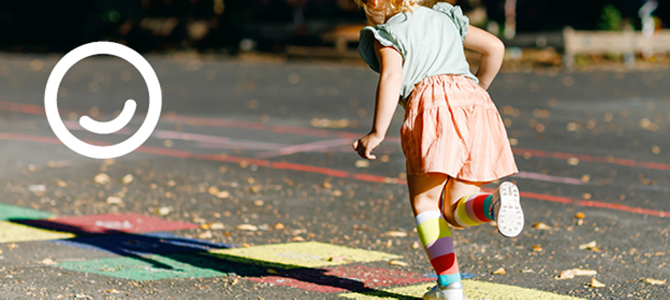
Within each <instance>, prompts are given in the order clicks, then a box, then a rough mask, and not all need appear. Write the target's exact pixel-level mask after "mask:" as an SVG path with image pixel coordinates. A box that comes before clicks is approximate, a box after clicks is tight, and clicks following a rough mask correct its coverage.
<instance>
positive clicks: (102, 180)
mask: <svg viewBox="0 0 670 300" xmlns="http://www.w3.org/2000/svg"><path fill="white" fill-rule="evenodd" d="M110 181H111V179H110V178H109V175H107V174H105V173H100V174H98V175H95V177H93V182H95V183H97V184H108V183H109V182H110Z"/></svg>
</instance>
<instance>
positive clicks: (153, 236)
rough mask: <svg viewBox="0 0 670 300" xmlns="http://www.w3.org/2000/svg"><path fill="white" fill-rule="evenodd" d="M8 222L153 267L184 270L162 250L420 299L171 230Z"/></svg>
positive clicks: (204, 265)
mask: <svg viewBox="0 0 670 300" xmlns="http://www.w3.org/2000/svg"><path fill="white" fill-rule="evenodd" d="M9 221H10V222H14V223H18V224H22V225H26V226H31V227H35V228H40V229H45V230H56V231H63V232H70V233H73V234H76V235H77V237H74V238H70V239H63V240H56V241H54V242H55V243H56V244H60V245H70V246H75V247H79V248H85V249H91V250H99V251H104V252H109V253H113V254H115V255H118V256H122V257H126V258H131V259H134V260H137V261H140V262H144V263H147V264H150V265H151V266H152V267H153V268H155V269H163V270H173V271H181V270H178V269H175V268H174V267H173V266H171V265H169V264H166V263H163V262H160V261H157V260H155V259H152V256H153V255H159V256H162V257H165V258H168V259H171V260H174V261H178V262H181V263H184V264H188V265H190V266H193V267H197V268H201V269H210V270H214V271H217V272H220V273H224V274H228V275H233V274H234V275H238V276H242V277H247V278H249V279H250V280H253V281H258V280H260V279H262V278H266V277H281V278H285V279H286V280H294V281H298V282H302V283H303V284H304V283H307V284H311V285H312V286H317V287H318V286H320V288H319V289H321V290H324V289H325V290H328V292H331V293H333V292H355V293H361V294H365V295H369V296H376V297H383V298H392V299H418V298H416V297H409V296H406V295H402V294H397V293H393V292H387V291H383V290H378V289H375V288H371V287H368V286H366V283H364V282H361V281H359V280H355V279H350V278H346V277H343V276H337V275H333V274H332V273H333V272H332V270H329V269H325V268H307V267H301V266H293V265H285V264H280V263H272V262H265V261H260V260H254V259H247V258H239V257H234V256H228V255H221V254H218V253H210V252H207V251H209V250H216V249H227V248H232V246H231V245H229V244H221V243H214V242H208V241H202V240H198V239H191V238H181V237H176V236H173V235H171V234H168V233H146V234H136V233H128V232H124V231H120V230H115V229H107V230H105V231H104V232H102V233H98V232H96V233H91V232H87V231H86V230H84V229H83V228H81V227H78V226H73V225H70V224H63V223H59V222H55V221H53V220H48V219H41V220H28V219H10V220H9Z"/></svg>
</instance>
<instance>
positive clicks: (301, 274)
mask: <svg viewBox="0 0 670 300" xmlns="http://www.w3.org/2000/svg"><path fill="white" fill-rule="evenodd" d="M247 279H248V280H251V281H255V282H265V283H271V284H276V285H282V286H288V287H294V288H298V289H302V290H308V291H315V292H321V293H342V292H366V291H372V290H374V289H377V288H384V287H390V286H406V285H411V284H416V283H421V282H430V281H435V279H434V278H428V277H425V276H422V275H420V274H414V273H409V272H404V271H399V270H389V269H381V268H371V267H364V266H339V267H334V268H326V269H307V268H306V269H298V270H287V271H283V272H281V273H280V274H278V275H277V276H265V277H249V278H247Z"/></svg>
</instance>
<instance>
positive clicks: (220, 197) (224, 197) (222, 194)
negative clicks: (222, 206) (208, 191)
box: [216, 191, 230, 199]
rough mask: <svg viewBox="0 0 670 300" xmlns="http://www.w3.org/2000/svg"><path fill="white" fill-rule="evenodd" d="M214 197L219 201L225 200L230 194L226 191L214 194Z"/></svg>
mask: <svg viewBox="0 0 670 300" xmlns="http://www.w3.org/2000/svg"><path fill="white" fill-rule="evenodd" d="M216 197H217V198H219V199H226V198H228V197H230V193H229V192H228V191H221V192H218V193H216Z"/></svg>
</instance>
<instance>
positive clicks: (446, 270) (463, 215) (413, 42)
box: [352, 0, 524, 300]
mask: <svg viewBox="0 0 670 300" xmlns="http://www.w3.org/2000/svg"><path fill="white" fill-rule="evenodd" d="M355 1H356V2H357V3H358V5H360V6H361V7H362V8H363V9H364V11H365V14H366V16H367V18H368V20H369V21H370V22H371V23H372V24H374V25H375V26H374V27H366V28H364V29H363V30H361V37H360V45H359V52H360V54H361V56H362V57H363V59H364V60H365V61H366V62H367V63H368V64H369V65H370V67H371V68H372V69H373V70H374V71H376V72H378V73H380V77H379V85H378V87H377V97H376V98H377V99H376V104H375V113H374V122H373V125H372V130H371V131H370V133H369V134H367V135H366V136H364V137H362V138H361V139H359V140H357V141H356V142H354V143H353V145H352V146H353V148H354V149H355V150H356V151H357V152H358V154H359V155H360V156H361V157H363V158H366V159H375V156H374V155H373V154H372V153H371V152H372V151H373V149H375V148H376V147H377V146H378V145H379V144H380V143H381V142H382V141H383V140H384V137H385V136H386V131H387V130H388V127H389V125H390V123H391V118H392V117H393V113H394V111H395V107H396V104H397V103H399V104H400V105H401V106H402V107H403V108H405V118H404V122H403V125H402V127H401V129H400V137H401V143H402V149H403V152H404V154H405V157H406V159H407V160H406V168H407V186H408V188H409V197H410V203H411V206H412V210H413V212H414V216H415V217H416V224H417V233H418V235H419V238H420V240H421V243H422V244H423V246H424V248H425V250H426V253H427V254H428V258H429V259H430V263H431V264H432V266H433V268H434V269H435V272H436V273H437V276H438V279H437V285H436V286H435V287H434V288H433V289H432V290H430V291H429V292H428V293H426V294H425V295H424V299H448V300H462V299H467V298H466V297H465V296H464V295H463V284H462V283H461V275H460V272H459V269H458V262H457V260H456V255H455V253H454V244H453V239H452V235H451V232H450V229H449V225H451V226H454V227H468V226H476V225H481V224H484V223H487V222H491V221H496V223H497V226H498V231H499V232H500V233H501V234H502V235H503V236H505V237H516V236H518V235H519V234H520V233H521V230H522V229H523V225H524V217H523V212H522V210H521V205H520V201H519V191H518V188H517V187H516V185H514V184H513V183H511V182H503V183H501V184H500V186H498V189H497V190H496V191H495V192H494V193H492V194H490V193H482V192H481V191H480V189H481V186H482V185H484V184H487V183H489V182H492V181H494V180H497V179H499V178H503V177H506V176H510V175H512V174H515V173H517V172H518V170H517V167H516V163H515V162H514V156H513V154H512V149H511V147H510V144H509V141H508V139H507V133H506V131H505V126H504V125H503V122H502V120H501V118H500V115H499V114H498V110H497V109H496V107H495V105H494V104H493V101H492V100H491V98H490V96H489V94H488V93H487V92H486V90H487V89H488V87H489V85H490V84H491V82H492V81H493V79H494V77H495V76H496V75H497V73H498V71H499V70H500V66H501V65H502V59H503V55H504V51H505V46H504V45H503V43H502V42H501V41H500V40H499V39H498V38H496V37H495V36H493V35H491V34H489V33H487V32H486V31H483V30H481V29H478V28H476V27H472V26H470V25H469V21H468V19H467V17H465V16H464V15H463V13H462V11H461V9H460V7H458V6H452V5H450V4H447V3H438V4H435V5H434V6H432V7H431V8H428V7H424V6H420V4H424V2H425V3H429V2H431V1H430V0H428V1H426V0H424V2H420V1H422V0H355ZM464 47H465V48H467V49H470V50H473V51H476V52H479V53H481V54H482V56H481V62H480V67H479V70H478V71H477V74H472V73H471V72H470V69H469V66H468V63H467V61H466V59H465V52H464ZM448 224H449V225H448Z"/></svg>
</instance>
